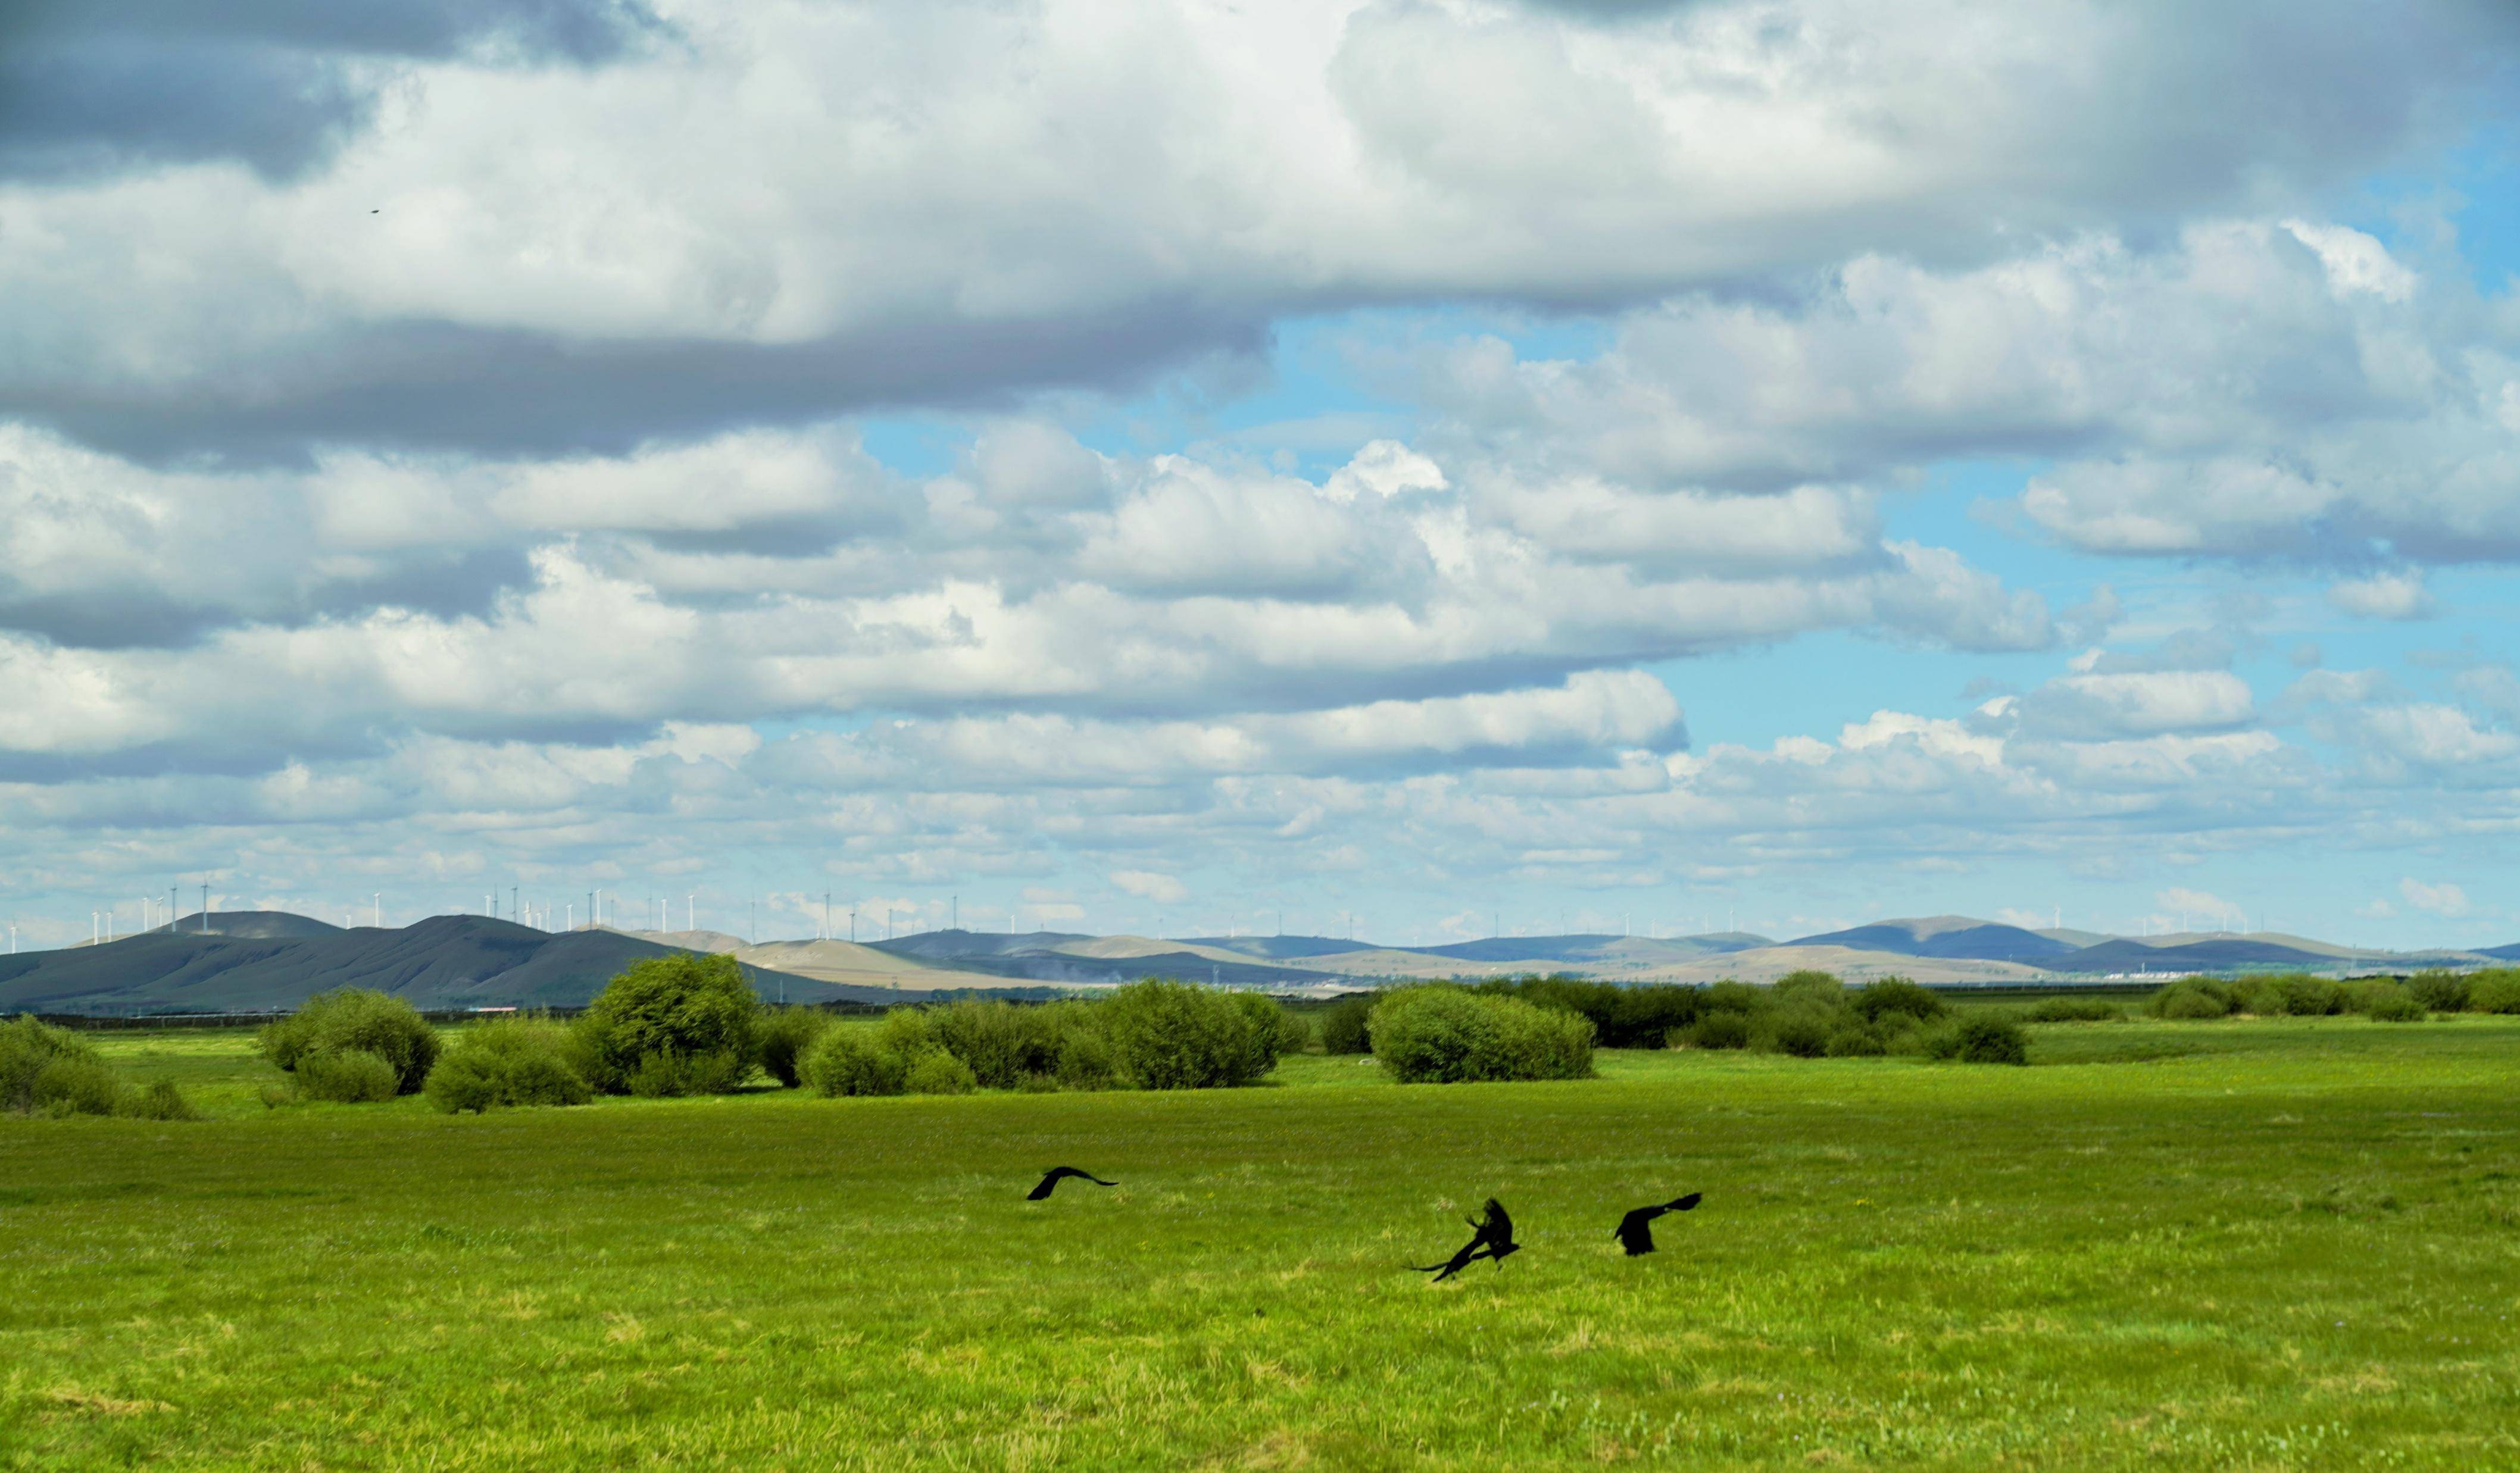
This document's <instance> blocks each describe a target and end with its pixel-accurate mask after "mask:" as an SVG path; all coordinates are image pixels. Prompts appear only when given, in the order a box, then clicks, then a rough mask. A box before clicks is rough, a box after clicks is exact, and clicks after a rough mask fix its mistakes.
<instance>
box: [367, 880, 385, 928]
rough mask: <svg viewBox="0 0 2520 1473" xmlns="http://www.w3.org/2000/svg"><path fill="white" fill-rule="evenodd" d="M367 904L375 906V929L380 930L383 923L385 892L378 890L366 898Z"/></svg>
mask: <svg viewBox="0 0 2520 1473" xmlns="http://www.w3.org/2000/svg"><path fill="white" fill-rule="evenodd" d="M368 904H369V905H371V906H373V907H375V908H376V925H377V929H378V930H381V931H382V930H383V929H384V925H385V892H384V891H382V890H379V891H378V892H377V893H376V894H374V895H372V896H370V897H369V898H368Z"/></svg>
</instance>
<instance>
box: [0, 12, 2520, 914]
mask: <svg viewBox="0 0 2520 1473" xmlns="http://www.w3.org/2000/svg"><path fill="white" fill-rule="evenodd" d="M2514 58H2520V9H2514V8H2512V7H2509V6H2507V5H2504V4H2500V3H2492V0H2477V3H2462V0H2421V3H2416V4H2412V5H2408V4H2403V3H2390V4H2381V3H2351V0H2281V3H2274V0H2230V3H2227V4H2218V5H2213V6H2195V5H2191V4H2185V3H2173V0H2004V3H2001V4H1995V3H1960V0H1919V3H1917V4H1914V5H1910V6H1903V7H1899V8H1897V9H1896V12H1895V14H1894V13H1892V12H1890V11H1888V10H1885V9H1884V8H1882V7H1879V6H1876V5H1872V4H1868V3H1859V0H1660V3H1657V0H1365V3H1358V0H1281V3H1278V4H1273V5H1267V6H1236V5H1229V4H1224V3H1219V0H1077V3H1067V0H1048V3H1029V0H985V3H982V0H971V3H963V0H922V3H918V4H887V5H866V4H849V3H841V0H812V3H808V0H792V3H778V0H747V3H741V4H738V3H732V0H729V3H716V0H652V3H632V0H377V3H374V4H369V5H362V6H357V7H349V8H341V7H336V6H331V5H326V4H319V3H314V0H235V3H232V4H228V5H223V6H219V7H212V8H209V9H207V10H204V9H203V8H201V7H197V6H193V5H189V4H183V3H179V0H27V3H22V4H19V5H16V6H12V7H10V8H9V9H8V11H7V14H6V15H5V16H0V924H8V925H12V926H14V927H15V938H16V939H15V944H16V945H19V946H22V947H42V946H53V945H61V944H65V943H67V942H71V941H82V940H85V939H87V938H88V937H89V936H90V935H91V934H92V932H93V930H94V929H95V928H97V927H99V926H102V925H103V924H105V920H104V919H102V918H101V917H102V916H105V915H110V916H111V917H112V924H113V925H114V927H115V928H116V930H117V931H120V932H127V931H129V930H131V929H133V928H135V927H136V926H138V925H141V924H144V923H162V922H163V921H164V919H165V911H166V906H167V896H168V894H169V891H170V888H174V889H176V890H177V893H178V894H179V896H180V898H181V906H182V909H183V910H185V911H187V912H190V911H192V910H195V909H197V908H198V906H199V905H200V896H201V894H202V893H203V892H202V888H201V887H203V886H204V885H206V886H207V887H208V894H209V895H210V896H211V898H212V901H213V903H214V904H215V905H216V906H218V907H219V908H221V909H244V908H265V909H285V910H292V911H299V912H303V913H306V914H310V915H317V916H320V917H324V918H327V919H333V920H336V921H339V920H343V919H346V918H351V917H355V918H357V919H359V920H362V921H364V920H367V919H369V918H371V917H372V916H382V919H383V920H384V921H385V922H386V923H388V924H399V923H404V922H408V921H409V920H412V919H415V918H417V917H419V916H421V915H428V914H434V913H441V912H449V911H479V910H483V909H485V907H489V908H495V909H496V910H497V911H499V912H500V913H502V914H506V913H508V912H509V910H510V907H511V897H512V896H513V897H517V898H518V899H520V900H521V901H522V902H523V903H524V904H525V905H526V906H528V907H542V908H546V909H547V910H548V912H549V919H550V922H551V923H553V924H562V923H568V922H570V921H576V922H583V921H584V920H585V918H586V906H587V904H588V897H589V895H590V894H591V893H594V892H599V891H600V892H602V893H603V894H604V896H605V897H606V898H605V901H604V905H605V908H606V915H605V919H606V920H607V923H611V922H617V923H621V924H626V925H634V926H637V925H650V924H655V923H658V922H659V921H660V920H664V919H667V918H670V920H671V922H672V923H673V924H675V925H677V926H679V925H681V924H684V923H685V922H686V921H687V920H696V921H697V923H698V924H699V925H700V926H702V927H715V928H719V929H726V930H734V931H739V932H741V931H743V930H746V929H752V930H754V931H755V932H756V933H757V934H759V935H762V936H764V937H768V936H796V935H811V934H816V933H817V932H819V931H821V930H822V929H823V927H824V926H825V924H826V920H825V914H826V912H825V907H826V899H825V898H826V896H828V897H830V900H829V906H830V916H831V918H830V921H829V925H830V929H831V930H832V932H835V933H838V934H842V935H846V934H849V929H850V927H851V926H852V925H854V926H855V929H856V933H857V934H858V935H859V936H861V937H865V936H870V935H880V934H882V932H883V930H884V927H885V926H886V925H887V924H889V925H891V926H892V927H893V928H894V929H895V930H909V929H915V928H924V927H930V926H935V925H940V924H944V923H947V922H948V921H949V920H951V919H953V918H955V917H956V916H959V918H960V920H961V922H962V923H963V924H964V925H966V926H968V927H971V928H974V929H1032V928H1035V927H1045V928H1051V929H1059V930H1080V931H1098V932H1116V931H1141V932H1162V933H1165V934H1172V935H1191V934H1226V933H1233V932H1240V933H1250V932H1271V931H1276V930H1280V929H1283V930H1286V931H1289V932H1306V933H1324V932H1327V933H1345V932H1347V931H1348V930H1350V929H1353V930H1354V931H1355V933H1356V934H1358V935H1360V936H1369V937H1372V938H1373V939H1376V940H1380V941H1384V942H1388V943H1397V944H1416V943H1433V942H1440V941H1447V940H1458V939H1463V938H1465V937H1470V936H1478V935H1485V934H1489V933H1491V932H1492V931H1498V930H1502V931H1504V932H1507V933H1519V934H1533V933H1545V932H1554V931H1561V930H1591V931H1603V930H1609V931H1618V930H1626V931H1633V932H1636V933H1639V934H1665V935H1668V934H1676V933H1688V932H1695V931H1703V930H1720V929H1724V928H1726V927H1727V926H1733V927H1737V928H1740V929H1746V930H1756V931H1760V932H1763V933H1765V934H1768V935H1772V936H1779V937H1782V936H1792V935H1800V934H1807V933H1811V932H1817V931H1823V930H1827V929H1831V928H1834V927H1837V926H1841V925H1846V924H1852V923H1859V922H1862V921H1866V920H1870V919H1874V918H1879V917H1883V916H1898V915H1938V914H1955V913H1956V914H1964V915H1978V916H1983V917H1989V918H1998V919H2005V920H2010V921H2013V922H2015V923H2021V924H2039V925H2047V924H2050V923H2055V922H2058V921H2061V923H2063V924H2064V925H2067V926H2072V927H2079V928H2084V929H2090V930H2099V931H2111V932H2120V933H2138V932H2143V931H2148V930H2152V931H2157V930H2168V929H2177V928H2182V927H2193V928H2207V927H2213V928H2228V929H2250V930H2255V929H2274V930H2281V931H2290V932H2297V933H2305V934H2312V935H2317V936H2320V937H2323V938H2326V939H2330V940H2336V941H2345V942H2352V943H2357V944H2363V945H2370V946H2391V947H2416V946H2435V945H2475V946H2481V945H2493V944H2500V943H2508V942H2511V941H2515V940H2520V898H2515V895H2514V887H2513V883H2512V882H2513V880H2514V879H2515V877H2520V876H2515V870H2514V864H2513V859H2512V852H2513V841H2514V837H2515V831H2520V670H2515V665H2514V661H2515V656H2520V647H2515V644H2520V642H2515V639H2514V636H2513V633H2512V631H2513V630H2514V628H2515V614H2520V585H2515V583H2514V581H2513V578H2512V576H2511V575H2512V572H2513V565H2514V563H2515V561H2520V294H2515V284H2520V67H2515V65H2514V60H2513V59H2514ZM494 897H495V899H494ZM668 898H669V899H670V906H664V905H662V904H661V902H662V901H664V900H666V899H668ZM852 913H854V919H853V920H852V919H851V918H849V917H850V916H851V915H852Z"/></svg>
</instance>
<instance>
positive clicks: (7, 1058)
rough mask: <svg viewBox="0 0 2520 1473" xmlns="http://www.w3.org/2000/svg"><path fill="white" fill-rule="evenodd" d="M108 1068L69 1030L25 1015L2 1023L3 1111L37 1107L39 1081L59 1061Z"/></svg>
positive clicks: (0, 1107) (0, 1082) (0, 1097)
mask: <svg viewBox="0 0 2520 1473" xmlns="http://www.w3.org/2000/svg"><path fill="white" fill-rule="evenodd" d="M65 1059H72V1060H78V1061H80V1062H84V1063H90V1064H94V1065H96V1066H97V1067H98V1068H103V1067H105V1061H104V1060H103V1059H102V1058H99V1057H98V1056H97V1052H96V1050H95V1049H91V1048H89V1047H88V1046H87V1044H86V1043H84V1042H83V1041H81V1040H80V1038H79V1037H78V1036H77V1035H76V1034H74V1033H72V1032H70V1031H69V1030H68V1029H67V1028H56V1027H54V1026H53V1025H52V1024H50V1023H46V1022H43V1021H41V1020H39V1019H36V1018H32V1017H28V1016H26V1015H24V1014H22V1013H21V1014H20V1015H19V1016H17V1017H14V1018H11V1019H9V1020H8V1021H7V1022H5V1023H0V1110H12V1111H16V1112H18V1113H21V1114H23V1113H25V1112H26V1111H29V1110H32V1109H34V1108H35V1107H36V1101H35V1081H36V1079H37V1078H39V1077H40V1076H41V1075H42V1074H43V1072H44V1070H45V1068H46V1067H47V1066H48V1065H51V1064H53V1063H55V1062H57V1061H60V1060H65Z"/></svg>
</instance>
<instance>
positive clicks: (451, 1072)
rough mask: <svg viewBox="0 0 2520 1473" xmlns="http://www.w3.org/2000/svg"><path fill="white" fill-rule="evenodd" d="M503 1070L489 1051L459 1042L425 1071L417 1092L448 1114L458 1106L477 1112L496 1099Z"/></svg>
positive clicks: (488, 1106) (487, 1106) (497, 1100)
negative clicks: (425, 1079)
mask: <svg viewBox="0 0 2520 1473" xmlns="http://www.w3.org/2000/svg"><path fill="white" fill-rule="evenodd" d="M504 1073H505V1071H504V1070H502V1069H501V1068H500V1067H499V1064H498V1062H497V1061H496V1060H494V1059H492V1058H491V1057H490V1056H489V1055H487V1054H485V1053H482V1052H480V1051H479V1050H477V1049H464V1048H462V1047H460V1046H459V1047H457V1048H456V1049H454V1050H453V1051H451V1052H449V1053H448V1054H447V1055H446V1056H445V1057H444V1058H441V1059H439V1060H438V1061H437V1067H436V1068H434V1069H431V1070H429V1071H428V1082H427V1084H424V1085H422V1086H421V1087H420V1092H421V1093H422V1094H425V1095H427V1096H428V1102H429V1103H430V1104H433V1105H435V1106H437V1108H439V1109H440V1110H443V1111H445V1112H446V1113H447V1114H449V1115H453V1114H455V1113H457V1112H458V1111H462V1110H471V1111H472V1113H473V1114H475V1115H478V1114H481V1113H483V1112H484V1111H486V1110H488V1109H489V1108H490V1107H491V1106H492V1105H495V1104H497V1103H499V1086H500V1085H501V1083H502V1082H503V1076H504Z"/></svg>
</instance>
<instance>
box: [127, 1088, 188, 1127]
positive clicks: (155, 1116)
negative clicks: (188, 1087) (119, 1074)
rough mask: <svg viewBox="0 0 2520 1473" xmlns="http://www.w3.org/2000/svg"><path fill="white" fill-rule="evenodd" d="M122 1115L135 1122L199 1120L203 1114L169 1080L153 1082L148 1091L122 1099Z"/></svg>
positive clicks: (137, 1092)
mask: <svg viewBox="0 0 2520 1473" xmlns="http://www.w3.org/2000/svg"><path fill="white" fill-rule="evenodd" d="M121 1110H122V1113H123V1114H125V1115H128V1116H130V1117H131V1118H132V1119H134V1120H199V1119H201V1118H202V1112H201V1111H199V1110H196V1109H194V1108H193V1102H192V1101H191V1100H188V1099H186V1098H185V1097H184V1092H183V1091H181V1090H178V1089H176V1088H175V1086H174V1084H173V1083H172V1082H171V1081H168V1080H163V1079H159V1080H153V1081H151V1082H150V1084H149V1086H148V1087H147V1088H146V1089H142V1090H137V1091H134V1092H133V1093H131V1094H126V1095H124V1096H123V1098H122V1105H121Z"/></svg>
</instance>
